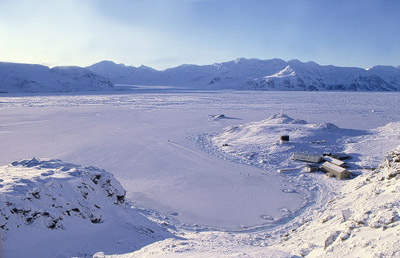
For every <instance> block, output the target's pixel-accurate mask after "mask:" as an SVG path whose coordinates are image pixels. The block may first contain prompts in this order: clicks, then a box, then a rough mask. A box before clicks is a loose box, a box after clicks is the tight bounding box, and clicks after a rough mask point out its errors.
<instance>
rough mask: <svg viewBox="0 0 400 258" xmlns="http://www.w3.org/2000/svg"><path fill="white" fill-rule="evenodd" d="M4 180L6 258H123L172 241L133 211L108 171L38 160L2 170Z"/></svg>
mask: <svg viewBox="0 0 400 258" xmlns="http://www.w3.org/2000/svg"><path fill="white" fill-rule="evenodd" d="M0 178H1V179H0V198H1V201H0V228H1V232H2V239H3V243H2V249H3V253H4V255H5V257H71V256H80V257H82V256H85V255H87V254H93V253H95V252H97V251H98V250H105V253H121V252H128V251H132V250H135V249H138V248H141V247H143V246H145V245H147V244H150V243H152V242H154V241H156V240H158V239H163V238H165V237H168V236H170V235H171V234H169V233H166V232H165V231H163V230H162V229H161V228H160V227H159V226H158V225H156V224H154V223H153V222H151V221H149V220H148V219H146V218H145V217H144V216H142V215H141V214H139V213H138V212H137V211H136V210H134V209H132V208H131V207H130V205H129V204H128V203H126V202H125V190H124V189H123V188H122V187H121V185H120V183H119V182H118V181H117V180H116V179H115V178H114V177H113V176H112V175H111V174H110V173H108V172H106V171H104V170H100V169H98V168H95V167H81V166H77V165H74V164H69V163H64V162H62V161H60V160H37V159H35V158H33V159H32V160H22V161H16V162H13V163H12V164H10V165H7V166H2V167H0ZM21 242H23V243H24V248H21Z"/></svg>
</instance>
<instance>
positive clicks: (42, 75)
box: [0, 62, 113, 93]
mask: <svg viewBox="0 0 400 258" xmlns="http://www.w3.org/2000/svg"><path fill="white" fill-rule="evenodd" d="M111 89H113V85H112V84H111V83H110V81H109V80H108V79H106V78H104V77H102V76H100V75H97V74H95V73H93V72H91V71H89V70H87V69H85V68H81V67H75V66H59V67H54V68H52V69H50V68H48V67H47V66H42V65H31V64H16V63H1V62H0V92H1V93H7V92H10V93H12V92H71V91H98V90H111Z"/></svg>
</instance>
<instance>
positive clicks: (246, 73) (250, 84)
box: [87, 58, 400, 91]
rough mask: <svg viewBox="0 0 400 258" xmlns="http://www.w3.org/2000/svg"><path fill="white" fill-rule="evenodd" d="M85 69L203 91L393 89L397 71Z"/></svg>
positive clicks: (399, 77) (255, 66)
mask: <svg viewBox="0 0 400 258" xmlns="http://www.w3.org/2000/svg"><path fill="white" fill-rule="evenodd" d="M87 69H89V70H91V71H93V72H95V73H98V74H101V75H103V76H104V77H107V78H110V80H111V81H112V82H113V83H120V84H133V85H152V86H154V85H163V86H165V85H170V86H185V87H191V88H202V89H246V90H323V91H328V90H351V91H398V90H400V69H399V68H398V67H397V68H396V67H391V66H375V67H372V68H370V69H362V68H354V67H336V66H332V65H329V66H321V65H318V64H317V63H314V62H307V63H303V62H300V61H298V60H290V61H288V62H286V61H284V60H281V59H271V60H259V59H245V58H238V59H236V60H234V61H229V62H223V63H217V64H213V65H203V66H198V65H181V66H178V67H175V68H169V69H166V70H164V71H157V70H154V69H152V68H149V67H144V66H141V67H138V68H136V67H132V66H125V65H123V64H115V63H113V62H111V61H103V62H100V63H97V64H94V65H92V66H89V67H87Z"/></svg>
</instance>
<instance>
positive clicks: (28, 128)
mask: <svg viewBox="0 0 400 258" xmlns="http://www.w3.org/2000/svg"><path fill="white" fill-rule="evenodd" d="M399 104H400V93H392V92H391V93H381V92H379V93H378V92H365V93H358V92H250V91H209V92H204V91H169V92H168V91H162V90H154V91H142V90H141V91H137V92H135V91H132V92H131V91H129V92H128V91H126V92H120V93H118V94H111V93H107V94H104V95H95V94H87V95H86V94H79V95H24V96H12V95H2V96H0V144H1V148H0V151H1V153H0V165H5V164H9V163H10V162H13V161H15V160H20V159H26V158H32V157H37V158H57V159H62V160H63V161H65V162H71V163H75V164H81V165H85V166H96V167H99V168H103V169H106V170H107V171H109V172H111V173H113V174H114V175H115V177H116V178H117V179H118V180H119V181H120V182H121V183H122V186H123V187H124V188H125V189H126V190H127V197H128V198H129V199H130V200H131V201H132V202H133V203H134V204H135V205H137V206H138V207H141V208H143V209H147V210H154V211H157V212H159V213H161V214H162V215H164V216H167V217H168V219H169V220H171V221H172V222H174V223H177V224H178V225H181V226H184V227H185V228H195V229H204V228H211V229H213V228H216V229H224V230H233V231H236V230H247V229H252V228H257V227H269V226H273V225H274V223H275V224H276V223H281V222H285V221H287V220H288V219H290V218H291V217H293V216H296V214H298V213H299V212H301V211H302V209H304V208H306V207H307V205H309V204H310V203H314V202H316V201H318V200H317V199H318V198H319V197H320V194H321V193H323V188H321V187H323V186H321V185H319V183H318V181H316V180H315V178H313V177H312V176H305V177H302V178H298V177H296V178H294V177H290V176H288V175H281V174H279V173H277V172H276V169H268V167H267V168H265V169H260V168H257V167H254V166H249V165H247V164H241V163H240V162H231V161H230V160H225V159H223V158H221V157H220V156H218V155H210V154H209V153H207V152H206V151H204V148H201V146H200V147H199V145H198V143H196V141H193V140H191V139H193V136H198V135H204V134H209V135H211V134H218V133H222V131H223V128H225V127H227V126H231V125H238V124H243V123H248V122H253V121H260V120H263V119H266V118H268V117H269V116H271V115H274V114H281V113H284V114H287V115H288V116H289V117H292V118H294V119H303V120H305V121H307V122H309V123H328V122H329V123H333V124H335V125H337V126H339V127H340V128H344V129H352V130H353V131H352V132H357V133H354V135H353V136H360V135H362V134H364V133H365V134H368V133H367V130H370V129H373V128H376V127H379V126H383V125H386V124H387V123H390V122H395V121H400V113H399V112H398V106H399ZM218 114H224V116H225V118H224V119H214V118H213V117H212V116H213V115H218ZM344 136H345V135H344ZM377 146H378V148H379V151H377V150H376V151H375V152H379V153H381V154H383V153H385V152H387V151H388V150H389V149H390V148H392V146H390V144H389V145H388V144H386V142H383V143H382V141H380V142H379V144H378V145H377ZM339 147H340V146H339ZM379 153H378V154H379ZM271 162H273V161H271ZM244 163H246V162H244ZM311 186H315V187H311Z"/></svg>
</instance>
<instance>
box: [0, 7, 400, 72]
mask: <svg viewBox="0 0 400 258" xmlns="http://www.w3.org/2000/svg"><path fill="white" fill-rule="evenodd" d="M399 14H400V1H398V0H385V1H382V0H365V1H361V0H318V1H317V0H280V1H278V0H275V1H269V0H12V1H11V0H10V1H7V0H0V37H1V40H0V61H9V62H25V63H40V64H46V65H49V66H55V65H79V66H86V65H90V64H93V63H95V62H98V61H101V60H112V61H115V62H117V63H125V64H127V65H134V66H139V65H141V64H144V65H148V66H152V67H155V68H158V69H164V68H167V67H173V66H176V65H179V64H182V63H193V64H211V63H215V62H222V61H228V60H232V59H235V58H237V57H246V58H253V57H255V58H260V59H271V58H275V57H276V58H282V59H284V60H290V59H299V60H301V61H310V60H312V61H315V62H317V63H320V64H324V65H326V64H334V65H338V66H359V67H364V68H367V67H371V66H373V65H377V64H382V65H396V66H397V65H400V32H399V31H400V18H399Z"/></svg>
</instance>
